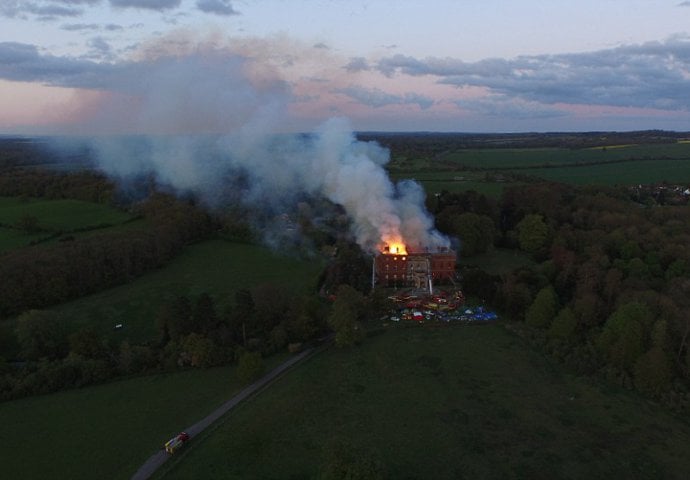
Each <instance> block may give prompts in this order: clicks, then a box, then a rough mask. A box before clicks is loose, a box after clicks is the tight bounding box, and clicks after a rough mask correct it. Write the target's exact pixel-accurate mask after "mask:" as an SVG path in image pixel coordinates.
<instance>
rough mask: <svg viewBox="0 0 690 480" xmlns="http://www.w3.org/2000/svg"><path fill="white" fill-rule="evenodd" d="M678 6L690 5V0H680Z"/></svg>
mask: <svg viewBox="0 0 690 480" xmlns="http://www.w3.org/2000/svg"><path fill="white" fill-rule="evenodd" d="M677 6H678V7H690V1H688V2H680V3H679V4H678V5H677Z"/></svg>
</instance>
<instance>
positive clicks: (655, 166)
mask: <svg viewBox="0 0 690 480" xmlns="http://www.w3.org/2000/svg"><path fill="white" fill-rule="evenodd" d="M518 173H523V174H526V175H533V176H536V177H540V178H544V179H546V180H552V181H556V182H563V183H574V184H581V185H584V184H596V185H635V184H638V183H653V182H661V181H664V180H665V181H668V182H672V183H673V182H678V183H681V184H690V159H683V160H639V161H632V162H623V163H605V164H601V165H587V166H580V167H558V168H530V169H524V170H520V171H519V172H518Z"/></svg>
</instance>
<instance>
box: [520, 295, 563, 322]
mask: <svg viewBox="0 0 690 480" xmlns="http://www.w3.org/2000/svg"><path fill="white" fill-rule="evenodd" d="M557 311H558V296H557V295H556V291H555V290H554V289H553V287H552V286H551V285H549V286H548V287H544V288H542V289H541V290H540V291H539V293H538V294H537V296H536V298H535V299H534V302H532V305H530V307H529V308H528V309H527V313H526V314H525V321H526V322H527V324H528V325H530V326H532V327H537V328H546V327H548V326H549V325H550V324H551V322H552V321H553V318H554V317H555V316H556V312H557Z"/></svg>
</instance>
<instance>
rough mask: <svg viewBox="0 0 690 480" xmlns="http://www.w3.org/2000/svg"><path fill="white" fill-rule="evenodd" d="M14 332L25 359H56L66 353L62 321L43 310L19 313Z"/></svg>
mask: <svg viewBox="0 0 690 480" xmlns="http://www.w3.org/2000/svg"><path fill="white" fill-rule="evenodd" d="M15 333H16V335H17V341H18V342H19V346H20V349H21V355H22V357H23V358H25V359H27V360H38V359H39V358H44V357H45V358H48V359H56V358H60V357H63V356H64V355H65V354H66V353H67V342H66V341H65V340H66V339H65V331H64V327H63V324H62V322H61V321H60V319H58V318H56V317H55V316H54V315H52V314H51V313H49V312H46V311H44V310H29V311H28V312H26V313H24V314H22V315H20V316H19V319H18V321H17V327H16V329H15Z"/></svg>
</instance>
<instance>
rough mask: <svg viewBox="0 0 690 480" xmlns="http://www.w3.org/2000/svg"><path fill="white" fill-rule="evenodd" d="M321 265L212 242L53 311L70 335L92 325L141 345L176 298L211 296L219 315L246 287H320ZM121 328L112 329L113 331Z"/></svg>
mask: <svg viewBox="0 0 690 480" xmlns="http://www.w3.org/2000/svg"><path fill="white" fill-rule="evenodd" d="M320 271H321V263H320V262H317V261H305V260H301V259H297V258H291V257H287V256H281V255H280V254H279V253H275V252H272V251H271V250H269V249H267V248H265V247H261V246H257V245H247V244H238V243H231V242H227V241H225V240H208V241H205V242H201V243H198V244H195V245H191V246H189V247H186V248H185V250H184V251H183V252H182V253H181V254H180V255H179V256H177V257H176V258H175V259H173V260H172V261H171V262H170V263H169V264H168V265H166V266H165V267H164V268H162V269H160V270H156V271H153V272H149V273H147V274H145V275H143V276H141V277H139V278H137V279H136V280H133V281H132V282H130V283H127V284H125V285H121V286H119V287H115V288H111V289H108V290H105V291H102V292H99V293H96V294H93V295H89V296H87V297H84V298H80V299H77V300H74V301H72V302H68V303H65V304H63V305H60V306H57V307H54V308H53V309H52V311H54V312H55V313H56V314H57V315H59V316H60V317H61V318H63V319H64V320H65V322H66V323H67V325H68V329H69V330H70V331H73V330H78V329H79V328H82V327H86V326H89V327H91V328H93V329H94V330H95V331H96V332H97V333H99V334H101V335H103V336H104V337H106V338H110V339H112V340H113V341H116V342H118V343H119V342H120V341H122V340H125V339H127V340H129V341H130V342H134V343H140V342H145V341H147V340H150V339H151V338H153V337H154V336H155V335H156V334H157V330H156V320H155V318H156V312H157V310H158V309H159V308H160V307H161V305H163V304H164V303H165V302H167V301H169V300H170V299H171V298H173V296H175V295H187V296H189V297H190V299H191V300H192V301H194V300H195V299H196V297H197V296H198V295H200V294H201V293H203V292H206V293H208V294H209V295H211V296H212V297H213V298H214V300H216V303H217V309H218V311H219V313H221V312H222V310H223V308H225V307H226V306H228V305H230V304H232V303H233V302H234V294H235V292H236V291H237V290H239V289H242V288H252V287H254V286H257V285H261V284H266V283H272V284H275V285H276V286H278V287H284V288H287V289H288V290H290V291H292V292H295V293H306V292H308V291H310V289H312V290H313V288H315V286H316V279H317V277H318V275H319V273H320ZM117 324H122V325H123V327H122V328H121V329H118V330H114V329H113V327H114V326H115V325H117Z"/></svg>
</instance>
